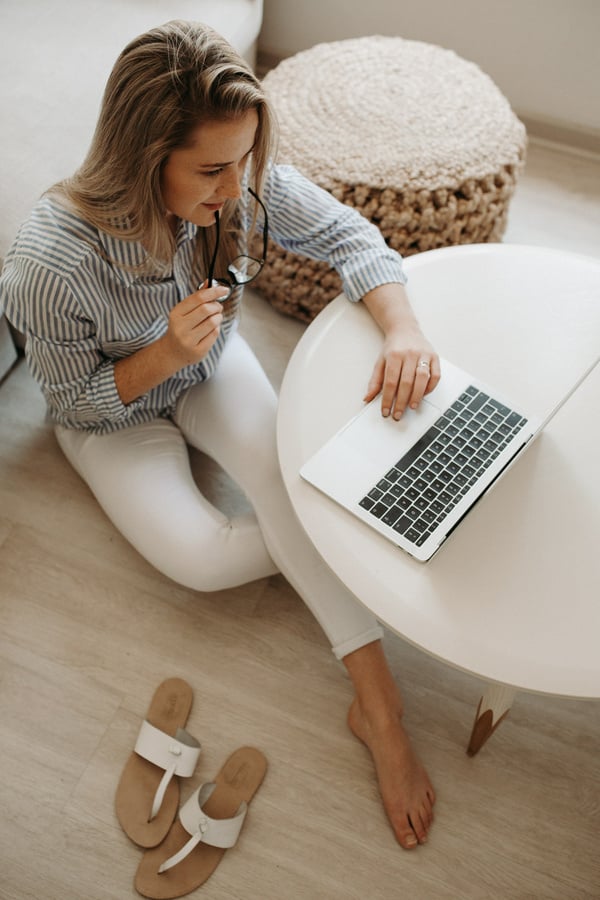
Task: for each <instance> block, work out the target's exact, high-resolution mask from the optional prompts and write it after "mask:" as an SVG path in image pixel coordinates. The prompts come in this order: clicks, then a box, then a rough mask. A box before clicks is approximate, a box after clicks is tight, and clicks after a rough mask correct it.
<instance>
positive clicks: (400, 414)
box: [394, 412, 402, 422]
mask: <svg viewBox="0 0 600 900" xmlns="http://www.w3.org/2000/svg"><path fill="white" fill-rule="evenodd" d="M394 418H395V420H396V422H397V421H398V419H401V418H402V413H401V412H395V413H394Z"/></svg>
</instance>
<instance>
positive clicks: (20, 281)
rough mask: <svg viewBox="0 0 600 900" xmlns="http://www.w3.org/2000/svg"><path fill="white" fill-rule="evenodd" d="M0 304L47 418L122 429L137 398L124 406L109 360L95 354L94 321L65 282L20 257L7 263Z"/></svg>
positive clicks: (138, 402)
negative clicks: (21, 340)
mask: <svg viewBox="0 0 600 900" xmlns="http://www.w3.org/2000/svg"><path fill="white" fill-rule="evenodd" d="M2 304H3V306H4V308H5V311H6V316H7V318H8V319H9V321H10V322H12V324H13V325H14V326H15V328H17V329H18V330H19V331H20V332H21V333H22V334H23V335H24V336H25V353H26V356H27V360H28V363H29V368H30V371H31V374H32V375H33V377H34V379H35V380H36V381H37V383H38V384H39V386H40V388H41V390H42V392H43V394H44V397H45V399H46V402H47V404H48V406H49V408H50V411H51V413H52V415H53V418H54V419H55V420H56V421H58V422H61V423H62V424H64V425H67V426H70V427H75V428H86V427H89V426H90V425H92V426H94V430H98V426H101V425H102V423H103V422H110V423H111V428H112V429H114V427H115V425H116V426H117V427H119V426H121V425H126V424H127V423H128V420H129V419H130V417H131V416H132V415H133V414H134V413H135V412H136V410H138V409H139V408H140V407H141V406H142V405H143V398H140V399H138V400H136V401H134V402H133V403H129V404H127V406H125V405H124V404H123V403H122V402H121V398H120V397H119V393H118V391H117V387H116V384H115V378H114V361H112V360H110V359H108V358H107V357H106V356H105V355H104V354H103V353H102V351H101V349H100V347H99V344H98V341H97V339H96V328H95V324H94V322H93V321H92V320H91V319H89V318H87V317H86V316H85V315H84V314H83V312H82V309H81V305H80V304H79V302H78V300H77V298H76V296H75V295H74V293H73V291H72V290H71V287H70V286H69V284H68V282H67V281H66V280H65V279H64V278H62V277H61V276H60V275H59V274H57V273H55V272H52V271H50V270H48V269H45V268H44V267H43V266H41V265H40V264H39V263H37V262H34V261H32V260H29V259H27V258H26V257H19V256H16V257H12V258H11V257H10V256H9V258H8V259H7V262H6V265H5V269H4V271H3V273H2Z"/></svg>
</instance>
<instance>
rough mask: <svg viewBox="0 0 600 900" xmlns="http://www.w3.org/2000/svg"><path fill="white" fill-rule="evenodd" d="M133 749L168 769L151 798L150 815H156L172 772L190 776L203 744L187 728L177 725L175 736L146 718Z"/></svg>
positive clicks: (152, 816)
mask: <svg viewBox="0 0 600 900" xmlns="http://www.w3.org/2000/svg"><path fill="white" fill-rule="evenodd" d="M134 749H135V752H136V753H137V754H138V756H142V757H143V758H144V759H147V760H148V761H149V762H151V763H153V764H154V765H155V766H158V767H159V768H160V769H164V770H165V774H164V775H163V777H162V779H161V781H160V784H159V785H158V788H157V790H156V794H155V795H154V799H153V801H152V811H151V813H150V819H153V818H154V817H155V816H156V814H157V813H158V810H159V809H160V807H161V804H162V802H163V798H164V796H165V792H166V790H167V787H168V786H169V782H170V781H171V779H172V778H173V775H178V776H180V777H182V778H189V776H190V775H192V774H193V773H194V770H195V768H196V765H197V763H198V757H199V755H200V750H201V747H200V744H199V743H198V741H197V740H196V738H194V737H192V735H191V734H189V732H187V731H186V730H185V729H184V728H178V729H177V732H176V734H175V737H173V736H172V735H170V734H166V733H165V732H164V731H161V730H160V728H155V727H154V725H151V724H150V722H148V721H144V722H143V723H142V727H141V728H140V732H139V735H138V739H137V741H136V744H135V748H134Z"/></svg>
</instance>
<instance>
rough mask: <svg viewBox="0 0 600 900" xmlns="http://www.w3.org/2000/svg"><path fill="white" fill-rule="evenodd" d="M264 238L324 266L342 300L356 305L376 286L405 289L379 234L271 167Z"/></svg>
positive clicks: (286, 171)
mask: <svg viewBox="0 0 600 900" xmlns="http://www.w3.org/2000/svg"><path fill="white" fill-rule="evenodd" d="M265 202H266V205H267V210H268V213H269V233H270V236H271V237H272V239H273V240H274V241H275V242H276V243H278V244H279V245H280V246H281V247H283V248H284V250H289V251H291V252H292V253H300V254H303V255H304V256H309V257H311V258H312V259H317V260H322V261H324V262H328V263H329V265H330V266H332V267H333V268H335V269H336V270H337V272H338V273H339V275H340V277H341V279H342V284H343V288H344V293H345V294H346V296H347V297H348V298H349V299H350V300H353V301H356V300H360V299H361V297H363V296H364V295H365V294H366V293H367V292H368V291H370V290H372V289H373V288H375V287H378V286H379V285H381V284H390V283H399V284H406V275H405V273H404V270H403V268H402V257H401V256H400V254H399V253H397V252H396V251H395V250H391V249H390V248H389V247H388V246H387V244H386V243H385V241H384V239H383V236H382V234H381V232H380V231H379V229H378V228H377V227H376V226H375V225H373V224H372V223H371V222H369V220H368V219H366V218H365V217H364V216H363V215H362V214H361V213H360V212H358V210H356V209H353V208H352V207H350V206H346V205H345V204H343V203H340V202H339V200H336V199H335V197H333V196H332V195H331V194H329V193H328V192H327V191H325V190H323V189H322V188H320V187H318V186H317V185H316V184H314V183H313V182H311V181H309V180H308V179H307V178H305V177H304V176H303V175H301V174H300V172H298V170H297V169H295V168H294V167H293V166H284V165H273V166H272V167H271V168H270V170H269V172H268V177H267V180H266V184H265Z"/></svg>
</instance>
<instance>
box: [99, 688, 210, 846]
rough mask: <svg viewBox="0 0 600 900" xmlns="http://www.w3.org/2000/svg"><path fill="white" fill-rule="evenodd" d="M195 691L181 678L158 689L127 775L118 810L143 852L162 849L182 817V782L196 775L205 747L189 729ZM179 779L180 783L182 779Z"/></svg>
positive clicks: (117, 801) (121, 783) (119, 792)
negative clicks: (171, 828) (166, 836)
mask: <svg viewBox="0 0 600 900" xmlns="http://www.w3.org/2000/svg"><path fill="white" fill-rule="evenodd" d="M191 706H192V689H191V687H190V686H189V684H187V682H185V681H183V680H182V679H181V678H169V679H167V681H163V683H162V684H161V685H160V686H159V687H158V689H157V690H156V693H155V694H154V697H153V698H152V702H151V704H150V708H149V710H148V715H147V718H146V720H145V721H144V722H143V723H142V726H141V728H140V732H139V735H138V739H137V741H136V745H135V749H134V751H133V753H132V754H131V756H130V757H129V760H128V761H127V764H126V766H125V768H124V770H123V773H122V775H121V778H120V781H119V785H118V787H117V794H116V798H115V808H116V812H117V818H118V820H119V822H120V824H121V827H122V828H123V831H124V832H125V834H126V835H127V836H128V837H130V838H131V840H132V841H134V842H135V843H136V844H138V845H139V846H140V847H156V846H157V845H158V844H160V842H161V841H162V840H163V838H164V837H165V835H166V834H167V832H168V831H169V828H170V827H171V825H172V823H173V820H174V818H175V816H176V814H177V807H178V805H179V782H178V779H179V778H189V776H190V775H192V774H193V772H194V770H195V768H196V764H197V762H198V756H199V755H200V744H199V743H198V741H197V740H196V739H195V738H194V737H192V735H191V734H189V733H188V732H187V731H186V730H185V729H184V728H183V725H185V723H186V722H187V719H188V715H189V712H190V709H191ZM176 776H177V777H176Z"/></svg>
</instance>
